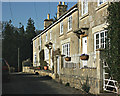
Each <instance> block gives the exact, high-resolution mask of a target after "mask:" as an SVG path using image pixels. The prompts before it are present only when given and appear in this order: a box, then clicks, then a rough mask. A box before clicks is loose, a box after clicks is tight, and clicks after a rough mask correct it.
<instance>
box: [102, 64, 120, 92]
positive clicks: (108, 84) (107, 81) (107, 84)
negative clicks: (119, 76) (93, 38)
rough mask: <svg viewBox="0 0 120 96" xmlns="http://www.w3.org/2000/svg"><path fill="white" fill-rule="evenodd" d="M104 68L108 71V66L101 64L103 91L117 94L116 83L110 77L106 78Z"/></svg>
mask: <svg viewBox="0 0 120 96" xmlns="http://www.w3.org/2000/svg"><path fill="white" fill-rule="evenodd" d="M106 68H108V69H109V70H110V68H109V66H108V64H107V63H105V62H103V82H104V83H103V89H104V91H108V92H113V93H118V87H117V81H115V80H112V78H111V76H106V75H109V73H106V72H105V69H106Z"/></svg>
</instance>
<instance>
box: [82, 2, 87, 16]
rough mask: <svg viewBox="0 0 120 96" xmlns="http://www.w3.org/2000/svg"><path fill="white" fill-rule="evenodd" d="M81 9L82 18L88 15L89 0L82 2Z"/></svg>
mask: <svg viewBox="0 0 120 96" xmlns="http://www.w3.org/2000/svg"><path fill="white" fill-rule="evenodd" d="M81 5H82V6H81V7H82V8H81V9H82V16H83V15H84V14H86V13H88V0H81Z"/></svg>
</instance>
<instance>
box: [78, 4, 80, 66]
mask: <svg viewBox="0 0 120 96" xmlns="http://www.w3.org/2000/svg"><path fill="white" fill-rule="evenodd" d="M79 11H80V2H78V29H79V22H80V21H79V15H80V14H79ZM79 41H80V38H78V57H79V54H80V47H79V46H80V44H79V43H80V42H79ZM79 63H80V58H79ZM79 67H80V64H79Z"/></svg>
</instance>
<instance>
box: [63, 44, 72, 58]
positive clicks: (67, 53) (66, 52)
mask: <svg viewBox="0 0 120 96" xmlns="http://www.w3.org/2000/svg"><path fill="white" fill-rule="evenodd" d="M62 54H63V55H65V56H70V43H66V44H63V45H62Z"/></svg>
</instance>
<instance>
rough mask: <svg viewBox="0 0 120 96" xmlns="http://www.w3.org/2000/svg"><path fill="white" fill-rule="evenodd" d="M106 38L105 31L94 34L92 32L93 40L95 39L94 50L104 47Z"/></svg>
mask: <svg viewBox="0 0 120 96" xmlns="http://www.w3.org/2000/svg"><path fill="white" fill-rule="evenodd" d="M106 39H107V32H106V31H105V30H104V31H101V32H98V33H96V34H94V40H95V42H94V43H95V44H94V45H95V50H96V49H99V48H102V49H104V48H106Z"/></svg>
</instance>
